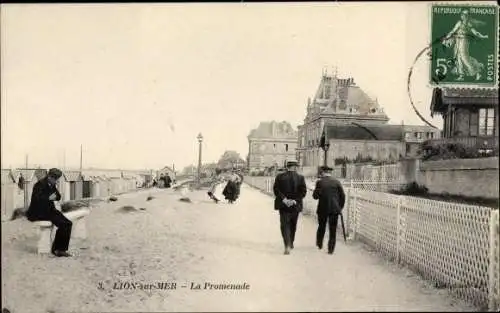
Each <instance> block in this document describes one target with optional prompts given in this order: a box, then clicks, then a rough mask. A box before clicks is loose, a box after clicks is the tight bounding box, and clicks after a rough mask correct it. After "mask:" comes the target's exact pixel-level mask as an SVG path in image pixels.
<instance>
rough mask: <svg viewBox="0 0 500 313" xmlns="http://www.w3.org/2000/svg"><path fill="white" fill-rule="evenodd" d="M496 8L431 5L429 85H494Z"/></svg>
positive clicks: (495, 80) (496, 54) (495, 82)
mask: <svg viewBox="0 0 500 313" xmlns="http://www.w3.org/2000/svg"><path fill="white" fill-rule="evenodd" d="M498 29H499V28H498V7H497V6H494V5H493V6H488V5H481V4H478V5H475V4H463V5H446V4H439V5H436V4H433V5H431V43H432V44H431V48H432V51H431V58H430V84H431V85H433V86H436V85H468V86H485V87H486V86H491V85H496V84H497V77H498V76H497V71H498Z"/></svg>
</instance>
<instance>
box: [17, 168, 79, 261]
mask: <svg viewBox="0 0 500 313" xmlns="http://www.w3.org/2000/svg"><path fill="white" fill-rule="evenodd" d="M61 176H62V172H61V170H59V169H57V168H51V169H50V170H49V172H48V174H47V176H46V177H44V178H42V179H40V180H39V181H38V182H37V183H36V184H35V186H33V194H32V196H31V203H30V206H29V208H28V211H27V212H26V218H27V219H28V220H29V221H30V222H35V221H50V222H52V224H54V225H55V226H56V227H57V231H56V237H55V239H54V242H53V244H52V249H51V251H52V254H54V255H55V256H57V257H70V256H71V254H69V253H68V252H67V250H68V247H69V240H70V238H71V227H72V225H73V223H72V222H71V221H70V220H68V219H67V218H66V217H65V216H64V215H63V214H62V213H61V212H59V211H58V210H57V209H56V207H55V205H54V201H59V200H61V194H60V193H59V191H58V190H57V188H56V183H57V180H58V179H59V178H61Z"/></svg>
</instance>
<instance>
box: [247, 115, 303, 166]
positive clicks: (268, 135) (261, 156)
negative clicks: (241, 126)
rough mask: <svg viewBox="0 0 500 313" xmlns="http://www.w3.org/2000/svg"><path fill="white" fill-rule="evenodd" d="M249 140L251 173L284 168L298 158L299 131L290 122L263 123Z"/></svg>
mask: <svg viewBox="0 0 500 313" xmlns="http://www.w3.org/2000/svg"><path fill="white" fill-rule="evenodd" d="M247 138H248V159H247V162H248V169H249V170H250V171H259V170H264V169H266V168H269V167H272V166H276V167H282V166H283V165H284V163H285V162H286V161H287V160H291V159H296V157H297V156H296V148H297V131H296V130H295V129H293V127H292V126H291V125H290V123H289V122H285V121H283V122H276V121H270V122H261V123H260V124H259V126H258V127H257V128H255V129H253V130H252V131H251V132H250V134H249V135H248V137H247Z"/></svg>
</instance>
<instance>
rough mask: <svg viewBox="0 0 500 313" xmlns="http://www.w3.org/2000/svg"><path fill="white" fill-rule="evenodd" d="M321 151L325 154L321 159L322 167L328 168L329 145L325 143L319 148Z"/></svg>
mask: <svg viewBox="0 0 500 313" xmlns="http://www.w3.org/2000/svg"><path fill="white" fill-rule="evenodd" d="M321 149H323V151H324V152H325V156H324V159H323V165H324V166H328V149H330V143H325V144H323V145H322V146H321Z"/></svg>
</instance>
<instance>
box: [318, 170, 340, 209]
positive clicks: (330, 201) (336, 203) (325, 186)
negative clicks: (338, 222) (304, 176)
mask: <svg viewBox="0 0 500 313" xmlns="http://www.w3.org/2000/svg"><path fill="white" fill-rule="evenodd" d="M313 198H314V199H316V200H318V208H317V210H316V214H318V215H320V214H332V213H335V214H340V213H341V212H342V209H343V208H344V204H345V193H344V188H342V184H341V183H340V182H339V181H338V180H336V179H334V178H332V177H322V178H321V179H319V180H318V181H317V182H316V187H315V188H314V191H313Z"/></svg>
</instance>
